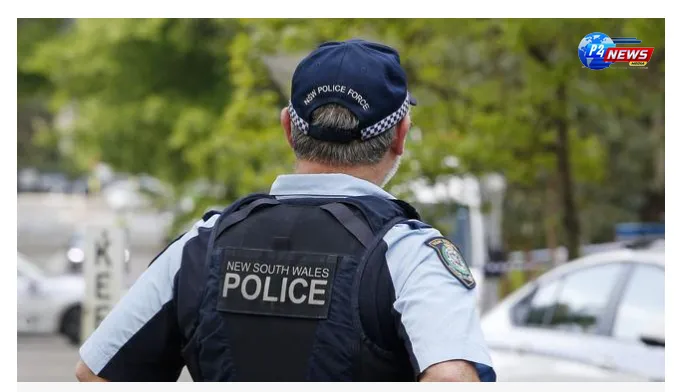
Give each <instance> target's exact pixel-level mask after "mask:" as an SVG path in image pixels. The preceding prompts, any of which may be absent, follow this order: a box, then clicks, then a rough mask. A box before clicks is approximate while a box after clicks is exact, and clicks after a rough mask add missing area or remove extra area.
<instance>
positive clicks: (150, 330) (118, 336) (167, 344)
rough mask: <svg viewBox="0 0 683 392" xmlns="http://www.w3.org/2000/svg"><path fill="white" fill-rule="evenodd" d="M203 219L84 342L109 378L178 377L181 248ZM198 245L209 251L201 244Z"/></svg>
mask: <svg viewBox="0 0 683 392" xmlns="http://www.w3.org/2000/svg"><path fill="white" fill-rule="evenodd" d="M217 217H218V215H216V216H214V217H212V218H211V219H209V220H208V221H203V220H202V221H200V222H198V223H197V224H195V225H194V226H193V228H192V229H191V230H190V231H189V232H187V233H186V234H185V235H183V236H182V237H180V238H179V239H177V240H176V241H175V242H173V243H172V244H171V245H169V246H168V247H167V248H166V249H165V250H164V251H163V252H162V253H161V254H160V255H159V256H157V258H156V259H155V260H154V262H153V263H151V264H150V266H149V267H148V268H147V269H146V270H145V272H143V273H142V275H140V277H139V278H138V279H137V281H136V282H135V284H134V285H133V286H132V287H131V288H130V290H128V292H127V293H126V294H125V295H124V296H123V297H122V298H121V300H120V301H119V302H118V303H117V304H116V306H114V308H113V309H112V310H111V312H110V313H109V314H108V315H107V317H106V318H105V319H104V320H103V321H102V322H101V323H100V325H99V326H98V327H97V329H96V330H95V331H94V332H93V333H92V335H90V337H88V339H87V340H86V341H85V343H84V344H83V345H82V346H81V348H80V350H79V354H80V356H81V359H82V361H83V362H84V363H85V364H86V365H87V366H88V367H89V368H90V370H91V371H92V372H93V373H95V374H96V375H98V376H100V377H102V378H105V379H107V380H109V381H177V380H178V377H179V376H180V372H181V370H182V368H183V366H184V362H183V359H182V356H181V353H180V349H181V333H180V330H179V327H178V322H177V312H176V305H175V299H174V281H175V276H176V274H177V272H178V270H179V269H180V266H181V263H182V256H183V251H184V250H185V251H187V248H189V247H192V245H193V243H196V242H197V241H195V239H196V238H197V236H198V234H199V233H200V229H201V228H209V227H211V226H213V223H214V222H215V220H216V219H217ZM197 248H198V249H196V251H201V252H205V250H204V249H200V248H199V247H197Z"/></svg>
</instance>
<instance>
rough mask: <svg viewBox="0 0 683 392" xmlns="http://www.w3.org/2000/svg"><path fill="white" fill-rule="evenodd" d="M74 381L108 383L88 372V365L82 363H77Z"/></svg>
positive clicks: (90, 371)
mask: <svg viewBox="0 0 683 392" xmlns="http://www.w3.org/2000/svg"><path fill="white" fill-rule="evenodd" d="M76 379H77V380H78V381H80V382H108V381H109V380H105V379H104V378H102V377H98V376H97V375H96V374H95V373H93V372H92V370H90V368H89V367H88V365H86V364H85V363H84V362H83V361H78V363H77V364H76Z"/></svg>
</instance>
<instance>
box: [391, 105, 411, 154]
mask: <svg viewBox="0 0 683 392" xmlns="http://www.w3.org/2000/svg"><path fill="white" fill-rule="evenodd" d="M409 129H410V113H408V114H406V116H405V117H403V118H402V119H401V121H399V122H398V124H396V139H394V142H393V143H392V144H391V151H392V152H393V153H394V154H396V155H403V152H404V150H405V142H406V137H407V136H408V130H409Z"/></svg>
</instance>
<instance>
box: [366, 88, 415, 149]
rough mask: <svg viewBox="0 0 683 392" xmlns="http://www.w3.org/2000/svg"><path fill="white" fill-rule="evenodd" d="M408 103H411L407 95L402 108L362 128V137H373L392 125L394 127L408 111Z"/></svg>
mask: <svg viewBox="0 0 683 392" xmlns="http://www.w3.org/2000/svg"><path fill="white" fill-rule="evenodd" d="M408 105H410V100H409V99H408V96H406V99H405V100H404V101H403V104H402V105H401V107H400V108H398V110H396V111H395V112H393V113H391V114H390V115H388V116H386V117H384V118H383V119H382V120H381V121H380V122H378V123H376V124H374V125H371V126H369V127H367V128H365V129H361V131H360V135H361V139H362V140H368V139H371V138H373V137H375V136H377V135H379V134H381V133H383V132H384V131H387V130H389V129H391V127H393V126H394V125H396V124H398V122H399V121H401V119H402V118H403V117H405V115H406V113H408Z"/></svg>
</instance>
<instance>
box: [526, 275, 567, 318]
mask: <svg viewBox="0 0 683 392" xmlns="http://www.w3.org/2000/svg"><path fill="white" fill-rule="evenodd" d="M559 288H560V281H558V280H555V281H552V282H549V283H546V284H544V285H542V286H541V287H539V288H538V289H537V290H536V292H535V293H534V294H533V296H532V297H531V300H530V301H529V302H528V305H526V306H525V308H526V309H525V311H526V323H525V324H526V325H528V326H543V325H546V324H547V323H548V321H550V320H549V317H550V316H552V310H553V307H554V306H555V301H556V300H557V294H558V292H559Z"/></svg>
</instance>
